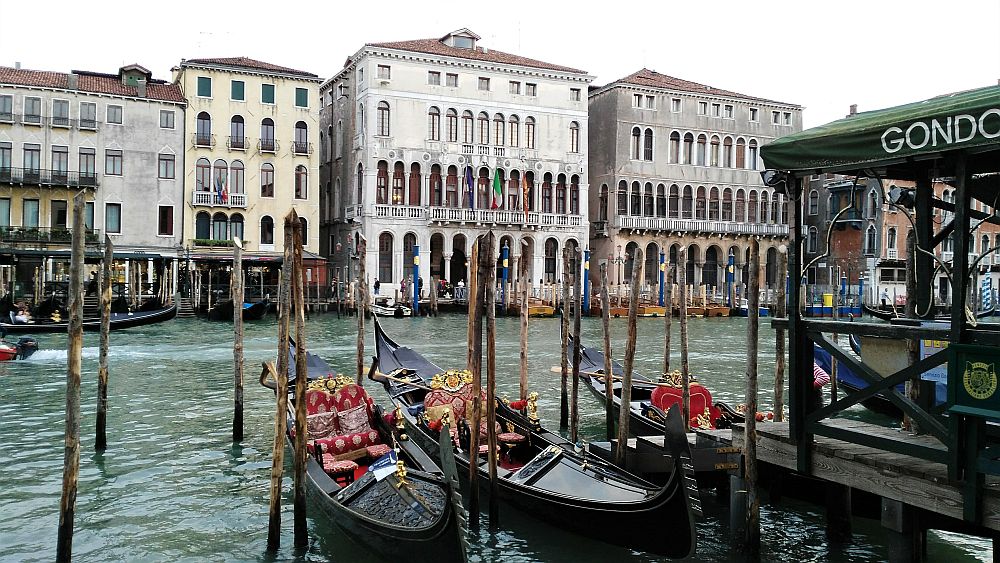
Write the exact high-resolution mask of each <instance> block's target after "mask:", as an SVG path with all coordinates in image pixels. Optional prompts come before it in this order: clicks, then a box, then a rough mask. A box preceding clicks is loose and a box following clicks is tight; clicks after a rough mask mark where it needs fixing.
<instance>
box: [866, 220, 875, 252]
mask: <svg viewBox="0 0 1000 563" xmlns="http://www.w3.org/2000/svg"><path fill="white" fill-rule="evenodd" d="M875 244H876V238H875V227H874V226H873V225H868V231H867V232H866V233H865V254H867V255H869V256H872V255H874V254H875V251H876V250H877V248H876V246H875Z"/></svg>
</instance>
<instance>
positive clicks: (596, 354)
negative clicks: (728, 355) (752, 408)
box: [567, 337, 744, 436]
mask: <svg viewBox="0 0 1000 563" xmlns="http://www.w3.org/2000/svg"><path fill="white" fill-rule="evenodd" d="M568 346H569V348H568V350H567V354H568V357H570V358H572V357H573V338H572V337H570V338H569V344H568ZM611 371H612V375H613V377H614V378H613V379H612V384H611V389H612V393H613V394H614V395H613V401H614V412H615V416H618V413H619V411H620V410H621V400H622V381H621V376H622V375H623V374H624V373H625V369H624V367H622V365H621V364H620V363H618V362H616V361H612V362H611ZM678 376H679V373H676V372H675V374H673V375H672V376H671V377H669V378H668V380H665V381H651V380H649V379H646V378H645V377H643V376H642V375H641V374H640V373H638V372H636V371H635V370H632V399H631V402H630V403H631V404H630V405H629V431H630V433H632V434H634V435H636V436H648V435H661V434H663V432H664V430H665V429H664V427H663V420H664V417H663V413H664V411H665V410H666V409H667V408H669V406H668V405H670V404H674V403H677V402H679V397H680V394H681V392H680V382H679V381H678V380H677V378H678ZM580 378H581V379H583V381H584V382H585V383H586V385H587V387H588V388H589V389H590V391H591V392H592V393H593V394H594V396H595V397H597V399H598V400H599V401H601V403H602V404H605V400H606V398H607V396H606V395H605V391H604V354H603V353H602V352H600V351H599V350H596V349H593V348H587V347H586V346H584V345H583V344H581V345H580ZM658 388H659V390H658ZM689 392H690V396H691V399H690V403H689V404H690V405H691V418H690V423H691V427H693V428H729V427H730V426H732V425H733V424H734V423H742V422H744V415H743V414H742V413H740V412H738V411H737V410H736V409H734V408H732V407H730V406H729V405H728V404H726V403H723V402H718V401H717V402H713V401H712V396H711V393H710V392H709V391H708V389H706V388H705V387H704V386H703V385H701V383H700V382H697V381H694V382H692V383H691V384H690V386H689Z"/></svg>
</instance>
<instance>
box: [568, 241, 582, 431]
mask: <svg viewBox="0 0 1000 563" xmlns="http://www.w3.org/2000/svg"><path fill="white" fill-rule="evenodd" d="M572 252H573V263H574V264H577V267H576V268H574V272H573V383H572V388H573V389H572V396H571V397H570V409H569V419H570V425H569V441H570V442H573V443H574V444H576V443H577V441H578V438H579V436H578V435H577V431H578V427H579V426H580V409H579V400H580V317H581V316H583V303H582V300H583V286H582V281H583V280H582V279H581V278H582V276H581V275H580V268H579V264H580V262H579V259H580V249H579V248H574V249H573V250H572Z"/></svg>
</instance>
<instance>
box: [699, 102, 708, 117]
mask: <svg viewBox="0 0 1000 563" xmlns="http://www.w3.org/2000/svg"><path fill="white" fill-rule="evenodd" d="M698 115H708V102H698Z"/></svg>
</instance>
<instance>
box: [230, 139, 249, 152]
mask: <svg viewBox="0 0 1000 563" xmlns="http://www.w3.org/2000/svg"><path fill="white" fill-rule="evenodd" d="M226 148H228V149H229V150H231V151H245V150H247V138H246V137H233V136H229V137H226Z"/></svg>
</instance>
